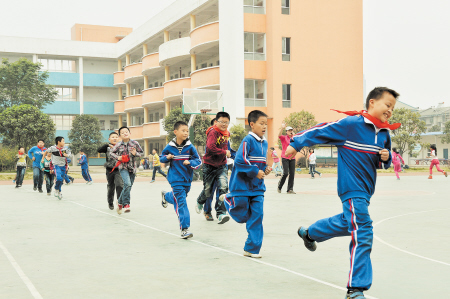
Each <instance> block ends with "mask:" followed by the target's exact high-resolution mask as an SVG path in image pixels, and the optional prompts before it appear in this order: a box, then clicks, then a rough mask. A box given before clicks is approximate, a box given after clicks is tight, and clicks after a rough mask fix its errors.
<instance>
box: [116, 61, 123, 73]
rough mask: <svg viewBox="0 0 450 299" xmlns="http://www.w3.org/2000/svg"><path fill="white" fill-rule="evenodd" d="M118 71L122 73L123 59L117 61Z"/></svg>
mask: <svg viewBox="0 0 450 299" xmlns="http://www.w3.org/2000/svg"><path fill="white" fill-rule="evenodd" d="M117 71H118V72H121V71H122V60H121V59H118V60H117Z"/></svg>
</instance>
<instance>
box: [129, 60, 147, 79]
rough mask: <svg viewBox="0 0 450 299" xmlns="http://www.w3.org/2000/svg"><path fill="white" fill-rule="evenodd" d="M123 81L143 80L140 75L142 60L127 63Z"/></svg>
mask: <svg viewBox="0 0 450 299" xmlns="http://www.w3.org/2000/svg"><path fill="white" fill-rule="evenodd" d="M124 70H125V78H124V82H125V83H133V82H136V81H139V80H143V78H144V77H143V76H142V62H138V63H134V64H130V65H127V66H126V67H125V69H124Z"/></svg>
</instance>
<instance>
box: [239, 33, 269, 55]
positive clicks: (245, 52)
mask: <svg viewBox="0 0 450 299" xmlns="http://www.w3.org/2000/svg"><path fill="white" fill-rule="evenodd" d="M250 36H251V40H252V51H250V50H249V49H246V48H245V40H246V38H249V37H250ZM258 37H262V38H263V48H262V50H263V51H262V52H255V48H256V40H257V38H258ZM244 60H260V61H265V60H266V34H265V33H258V32H244Z"/></svg>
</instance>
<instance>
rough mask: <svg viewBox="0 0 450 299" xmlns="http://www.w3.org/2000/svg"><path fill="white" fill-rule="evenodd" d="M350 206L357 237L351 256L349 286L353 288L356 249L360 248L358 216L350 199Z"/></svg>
mask: <svg viewBox="0 0 450 299" xmlns="http://www.w3.org/2000/svg"><path fill="white" fill-rule="evenodd" d="M350 204H351V206H352V214H353V223H354V224H355V227H356V230H355V231H354V236H355V245H354V246H355V247H354V248H353V254H352V256H351V263H352V267H351V268H350V278H349V279H350V280H349V281H348V286H349V287H351V286H352V280H353V268H354V267H355V256H356V248H357V247H358V233H357V231H358V224H357V223H356V214H355V206H354V205H353V201H352V200H351V199H350Z"/></svg>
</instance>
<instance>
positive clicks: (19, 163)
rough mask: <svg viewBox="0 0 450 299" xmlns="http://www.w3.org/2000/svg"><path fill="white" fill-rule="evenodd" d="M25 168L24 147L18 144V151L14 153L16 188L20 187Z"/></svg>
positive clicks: (25, 156)
mask: <svg viewBox="0 0 450 299" xmlns="http://www.w3.org/2000/svg"><path fill="white" fill-rule="evenodd" d="M26 169H27V155H26V154H25V148H24V147H23V146H19V152H18V153H17V155H16V180H15V181H16V188H19V187H22V183H23V177H24V176H25V171H26Z"/></svg>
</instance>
